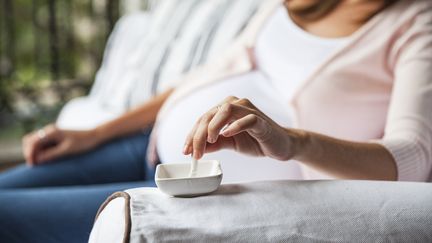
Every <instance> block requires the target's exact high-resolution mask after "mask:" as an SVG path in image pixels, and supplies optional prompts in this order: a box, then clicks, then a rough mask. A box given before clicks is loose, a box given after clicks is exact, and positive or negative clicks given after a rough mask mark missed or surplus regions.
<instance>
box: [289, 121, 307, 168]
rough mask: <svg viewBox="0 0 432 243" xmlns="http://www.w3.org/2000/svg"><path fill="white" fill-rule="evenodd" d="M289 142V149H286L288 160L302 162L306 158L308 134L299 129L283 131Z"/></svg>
mask: <svg viewBox="0 0 432 243" xmlns="http://www.w3.org/2000/svg"><path fill="white" fill-rule="evenodd" d="M285 131H286V133H287V135H288V138H289V140H290V142H289V143H288V144H290V148H287V151H288V153H289V154H290V155H289V156H288V157H289V159H294V160H302V159H304V158H305V156H306V151H307V148H308V144H309V141H310V133H309V132H307V131H304V130H300V129H291V128H286V129H285Z"/></svg>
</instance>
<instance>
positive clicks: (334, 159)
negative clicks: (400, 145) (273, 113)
mask: <svg viewBox="0 0 432 243" xmlns="http://www.w3.org/2000/svg"><path fill="white" fill-rule="evenodd" d="M289 133H291V134H292V130H290V131H289ZM295 133H296V135H297V136H296V137H297V139H296V140H297V141H298V142H297V145H296V152H295V156H294V159H296V160H298V161H301V162H302V163H304V164H305V165H308V166H310V167H312V168H314V169H316V170H318V171H323V172H326V173H328V174H331V175H333V176H334V177H336V178H341V179H368V180H397V169H396V162H395V161H394V159H393V157H392V155H391V154H390V153H389V152H388V151H387V149H386V148H384V147H383V146H382V145H379V144H374V143H362V142H351V141H345V140H341V139H335V138H332V137H328V136H324V135H321V134H317V133H312V132H306V131H297V132H295Z"/></svg>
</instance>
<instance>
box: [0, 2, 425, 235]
mask: <svg viewBox="0 0 432 243" xmlns="http://www.w3.org/2000/svg"><path fill="white" fill-rule="evenodd" d="M431 10H432V3H431V2H430V1H427V0H418V1H411V0H399V1H392V0H379V1H358V0H347V1H339V0H331V1H330V0H329V1H317V0H313V1H300V0H287V1H280V0H272V1H265V3H264V5H263V6H262V9H260V11H259V12H258V13H257V14H256V16H255V17H254V18H253V20H252V21H251V23H250V25H249V26H248V27H247V28H246V29H245V30H244V33H243V34H242V35H241V36H240V37H239V39H238V41H237V42H236V43H235V44H233V46H232V48H230V50H229V51H228V52H227V54H226V55H225V56H224V57H222V58H221V59H219V60H215V62H214V63H211V64H208V65H206V66H204V67H201V68H200V69H198V70H196V71H193V72H191V73H190V74H188V75H186V76H185V79H186V82H185V84H183V85H181V86H180V87H178V88H176V89H175V90H173V89H172V90H168V91H166V92H164V93H162V94H159V95H157V96H155V97H154V98H153V99H152V100H150V101H149V102H147V103H145V104H144V105H142V106H141V107H138V108H137V109H135V110H132V111H130V112H128V113H126V114H124V115H123V116H121V117H120V118H118V119H115V120H113V121H110V122H108V123H106V124H103V125H101V126H99V127H97V128H95V129H92V130H89V131H69V130H60V129H58V128H56V127H55V126H53V125H49V126H47V127H45V128H44V129H43V130H40V131H36V132H34V133H31V134H29V135H27V136H26V137H25V138H24V148H25V150H24V153H25V157H26V160H27V164H28V166H20V167H18V168H15V169H12V170H10V171H6V172H4V173H2V174H0V188H2V189H3V190H2V191H1V192H0V214H1V215H2V217H1V218H0V240H1V241H5V242H15V241H20V240H21V241H25V240H31V241H32V242H51V241H56V242H57V241H61V242H68V241H70V242H77V241H85V240H86V238H87V237H88V233H89V232H90V229H91V223H92V220H93V218H94V215H95V213H96V210H97V208H98V206H99V205H100V203H101V202H102V201H103V199H104V198H106V197H107V196H108V195H109V194H111V193H112V192H114V191H117V190H123V189H126V188H129V187H137V186H146V185H152V183H153V182H152V172H153V168H154V165H155V164H156V163H157V162H158V160H157V157H158V158H159V162H162V163H164V162H178V161H179V160H184V159H185V158H187V157H185V156H184V155H182V153H181V151H183V153H184V154H185V155H189V154H193V156H194V157H195V158H197V159H200V158H202V156H203V155H204V153H205V152H215V151H217V152H215V153H213V154H210V155H206V156H211V157H213V158H217V159H219V160H220V161H221V162H222V166H223V168H224V176H225V179H224V180H225V182H228V181H240V180H243V181H244V180H261V179H299V178H302V179H309V178H313V179H337V178H344V179H370V180H409V181H427V180H429V179H430V171H431V163H432V160H431V156H432V127H431V126H432V117H431V113H430V112H429V111H428V107H430V105H431V104H432V100H431V99H432V98H431V97H432V94H431V92H432V87H431V85H432V72H431V68H430V67H431V63H432V51H431V50H432V34H431V29H432V25H431V23H432V22H431V21H430V20H431V18H432V11H431ZM229 95H231V96H230V97H228V98H226V99H225V100H224V101H223V102H222V103H219V105H215V104H217V103H218V102H220V100H222V99H223V98H224V97H227V96H229ZM234 96H237V97H245V98H247V99H238V98H235V97H234ZM249 100H251V101H252V102H253V103H254V104H255V105H252V103H251V102H250V101H249ZM212 107H213V108H212ZM208 110H209V111H208ZM205 111H207V112H206V113H205V115H204V116H202V117H201V118H200V119H198V122H196V123H195V125H193V124H194V121H195V120H197V118H198V117H199V116H200V115H202V114H203V113H204V112H205ZM156 118H157V119H156ZM153 123H155V126H154V128H153V131H152V134H153V135H152V136H151V137H149V131H150V127H151V125H152V124H153ZM226 125H227V127H226V129H223V127H225V126H226ZM143 129H148V130H147V131H146V132H142V130H143ZM191 129H192V131H191V132H190V135H189V137H188V139H187V140H186V144H184V138H185V137H186V135H187V133H188V131H190V130H191ZM220 132H221V134H222V136H220V135H219V133H220ZM147 147H149V148H147ZM222 148H231V149H234V150H236V151H239V152H242V153H244V154H248V155H253V156H261V157H260V158H255V159H252V158H251V157H246V156H243V155H240V154H238V153H233V152H232V151H227V150H221V149H222ZM147 149H148V150H149V152H148V154H146V150H147ZM263 156H267V157H263ZM147 158H150V159H149V160H147ZM292 159H294V160H297V161H299V162H298V163H296V162H294V161H292ZM275 160H283V161H286V160H290V162H286V163H281V162H276V161H275ZM238 166H248V175H241V174H240V172H238V171H236V168H238ZM249 170H250V171H251V172H250V173H249ZM101 183H110V184H102V185H95V186H84V185H92V184H101ZM113 183H115V184H113ZM71 185H77V187H73V188H71V187H67V188H65V187H63V186H71ZM54 187H55V188H54ZM22 188H28V189H25V190H24V189H22ZM17 189H19V190H17Z"/></svg>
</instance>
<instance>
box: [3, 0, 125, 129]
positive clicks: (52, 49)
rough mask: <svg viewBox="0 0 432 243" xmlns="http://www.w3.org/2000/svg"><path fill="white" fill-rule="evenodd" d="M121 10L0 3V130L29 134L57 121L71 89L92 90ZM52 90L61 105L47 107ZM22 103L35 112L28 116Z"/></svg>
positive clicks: (77, 0)
mask: <svg viewBox="0 0 432 243" xmlns="http://www.w3.org/2000/svg"><path fill="white" fill-rule="evenodd" d="M113 2H114V4H113ZM108 3H109V4H108ZM101 4H102V5H101ZM103 4H104V5H103ZM50 8H51V9H54V12H52V11H50ZM118 8H119V5H118V0H117V1H113V0H106V1H96V0H74V1H71V0H1V1H0V128H4V127H16V124H21V127H23V129H24V130H29V129H32V128H33V127H37V126H40V125H41V124H44V123H47V122H50V121H53V120H54V118H55V116H56V113H57V111H58V110H59V108H60V107H61V106H62V105H63V104H64V102H66V101H67V99H69V98H71V97H70V95H71V93H74V94H76V93H77V92H71V87H75V88H76V87H77V86H79V87H80V89H79V91H80V92H81V94H84V93H86V92H87V91H88V88H89V87H90V86H91V83H92V81H93V79H94V75H95V72H96V68H97V67H99V65H100V62H101V59H102V54H103V48H104V46H105V42H106V37H107V36H108V34H109V33H110V32H111V29H110V28H111V27H112V23H113V22H115V21H116V20H117V18H118V15H119V10H118ZM53 13H54V14H53ZM108 13H109V14H108ZM53 26H55V27H54V29H53ZM77 84H78V85H77ZM49 89H55V91H56V96H55V97H54V98H56V99H57V102H55V103H54V104H50V105H47V104H44V103H43V101H42V100H43V98H44V96H46V94H45V92H46V90H49ZM78 93H79V92H78ZM22 101H25V102H27V103H30V104H32V105H34V106H35V109H34V110H35V112H33V113H32V114H30V115H29V114H24V115H23V114H22V113H23V112H22V111H21V110H20V109H21V108H22V107H21V108H20V106H19V105H17V104H20V103H23V102H22ZM25 102H24V103H25ZM12 123H13V124H12ZM12 130H14V129H12ZM15 130H16V129H15ZM18 130H19V129H18Z"/></svg>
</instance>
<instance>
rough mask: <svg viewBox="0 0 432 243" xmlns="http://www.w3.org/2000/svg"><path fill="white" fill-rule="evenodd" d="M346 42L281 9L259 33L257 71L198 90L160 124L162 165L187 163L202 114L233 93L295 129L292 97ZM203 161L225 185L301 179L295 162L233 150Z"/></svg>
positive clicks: (177, 105) (179, 103)
mask: <svg viewBox="0 0 432 243" xmlns="http://www.w3.org/2000/svg"><path fill="white" fill-rule="evenodd" d="M345 41H347V39H346V38H342V39H325V38H320V37H317V36H313V35H311V34H309V33H307V32H305V31H304V30H302V29H301V28H299V27H298V26H297V25H296V24H295V23H294V22H292V20H291V19H290V17H289V15H288V13H287V11H286V9H285V8H284V7H282V6H281V7H280V8H279V9H278V10H277V11H276V12H275V13H274V14H273V16H272V17H271V18H270V19H269V20H268V22H267V23H266V24H265V25H264V27H263V29H262V30H261V33H260V34H259V35H258V39H257V43H256V47H255V56H256V60H257V66H258V68H257V70H256V71H253V72H250V73H247V74H244V75H240V76H235V77H232V78H229V79H226V80H221V81H219V82H216V83H214V84H211V85H208V86H206V87H204V88H202V89H199V90H197V91H196V92H195V93H192V94H191V95H189V96H188V97H185V98H183V99H182V100H180V101H179V102H178V103H177V104H176V105H175V107H173V108H172V109H171V111H170V113H169V114H168V115H167V116H166V117H165V118H164V120H162V121H161V123H160V126H159V130H158V139H157V148H158V154H159V157H160V159H161V161H162V162H163V163H178V162H184V161H188V160H189V157H188V156H184V155H183V154H182V149H183V146H184V142H185V138H186V136H187V134H188V133H189V131H190V130H191V128H192V126H193V125H194V124H195V122H196V120H197V119H198V118H199V117H200V116H201V115H202V114H204V113H205V112H206V111H208V110H209V109H211V108H212V107H214V106H215V105H217V104H218V103H219V102H221V101H222V100H223V99H224V98H225V97H227V96H230V95H233V96H237V97H239V98H247V99H249V100H251V101H252V102H253V103H254V104H255V105H256V106H257V107H258V108H259V109H260V110H261V111H263V112H264V113H265V114H267V115H268V116H269V117H270V118H272V119H273V120H274V121H276V122H277V123H278V124H280V125H281V126H285V127H290V126H292V114H291V110H290V106H289V100H290V99H291V97H292V95H293V93H294V92H295V90H296V89H297V88H298V87H299V85H300V84H301V82H303V81H304V80H305V79H307V78H308V77H309V75H311V73H312V72H313V71H314V70H315V69H316V68H317V67H318V66H319V65H320V64H321V63H323V62H324V61H325V60H326V59H327V58H328V57H329V56H330V55H331V54H333V53H334V52H336V51H337V49H338V48H339V47H341V46H342V45H343V43H344V42H345ZM203 159H217V160H219V161H220V162H221V164H222V170H223V172H224V176H223V182H224V183H227V182H240V181H252V180H278V179H301V178H302V175H301V173H300V170H299V167H298V164H297V163H296V162H294V161H289V162H280V161H277V160H274V159H270V158H264V157H261V158H255V157H250V156H245V155H242V154H239V153H237V152H234V151H230V150H222V151H218V152H215V153H210V154H206V155H205V156H204V158H203Z"/></svg>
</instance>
